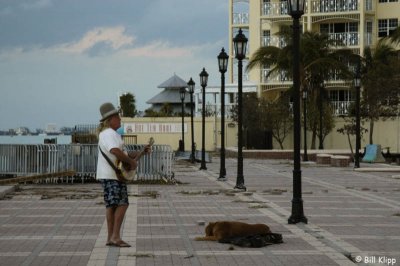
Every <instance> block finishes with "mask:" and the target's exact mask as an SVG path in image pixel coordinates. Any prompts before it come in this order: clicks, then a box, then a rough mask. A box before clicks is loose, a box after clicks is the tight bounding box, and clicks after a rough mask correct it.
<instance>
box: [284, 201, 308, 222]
mask: <svg viewBox="0 0 400 266" xmlns="http://www.w3.org/2000/svg"><path fill="white" fill-rule="evenodd" d="M307 222H308V220H307V218H306V217H305V216H304V211H303V200H302V199H301V198H300V199H298V198H295V199H292V215H291V216H290V217H289V219H288V223H289V224H297V223H305V224H306V223H307Z"/></svg>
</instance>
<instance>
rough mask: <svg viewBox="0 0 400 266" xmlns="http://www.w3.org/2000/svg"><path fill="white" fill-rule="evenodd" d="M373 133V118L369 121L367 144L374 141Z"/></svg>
mask: <svg viewBox="0 0 400 266" xmlns="http://www.w3.org/2000/svg"><path fill="white" fill-rule="evenodd" d="M373 133H374V120H373V119H371V121H370V122H369V144H374V141H373V139H372V136H373Z"/></svg>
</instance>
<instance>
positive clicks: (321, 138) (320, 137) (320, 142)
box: [318, 80, 324, 150]
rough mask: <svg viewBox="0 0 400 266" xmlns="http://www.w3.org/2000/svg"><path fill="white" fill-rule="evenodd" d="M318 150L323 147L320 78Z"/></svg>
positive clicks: (322, 101) (322, 86) (321, 85)
mask: <svg viewBox="0 0 400 266" xmlns="http://www.w3.org/2000/svg"><path fill="white" fill-rule="evenodd" d="M318 102H319V136H318V137H319V146H318V149H319V150H323V149H324V140H323V136H322V134H323V133H322V132H323V129H322V120H323V119H322V116H323V114H324V81H323V80H322V81H321V83H320V84H319V101H318Z"/></svg>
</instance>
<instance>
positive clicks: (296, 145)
mask: <svg viewBox="0 0 400 266" xmlns="http://www.w3.org/2000/svg"><path fill="white" fill-rule="evenodd" d="M288 4H289V13H290V15H291V16H292V18H293V89H294V90H293V124H294V127H293V130H294V134H293V136H294V138H293V164H294V169H293V199H292V214H291V216H290V217H289V219H288V222H289V224H296V223H299V222H303V223H307V218H306V217H305V216H304V211H303V199H302V198H301V166H300V134H301V132H300V130H301V125H300V18H301V16H302V15H303V14H304V0H289V1H288Z"/></svg>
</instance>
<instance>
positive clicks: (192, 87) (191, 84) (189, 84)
mask: <svg viewBox="0 0 400 266" xmlns="http://www.w3.org/2000/svg"><path fill="white" fill-rule="evenodd" d="M194 85H195V83H194V81H193V79H192V78H190V80H189V82H188V88H189V94H190V125H191V129H192V151H191V153H190V162H191V163H194V161H195V159H196V155H195V152H196V151H195V147H194V126H193V93H194Z"/></svg>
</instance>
